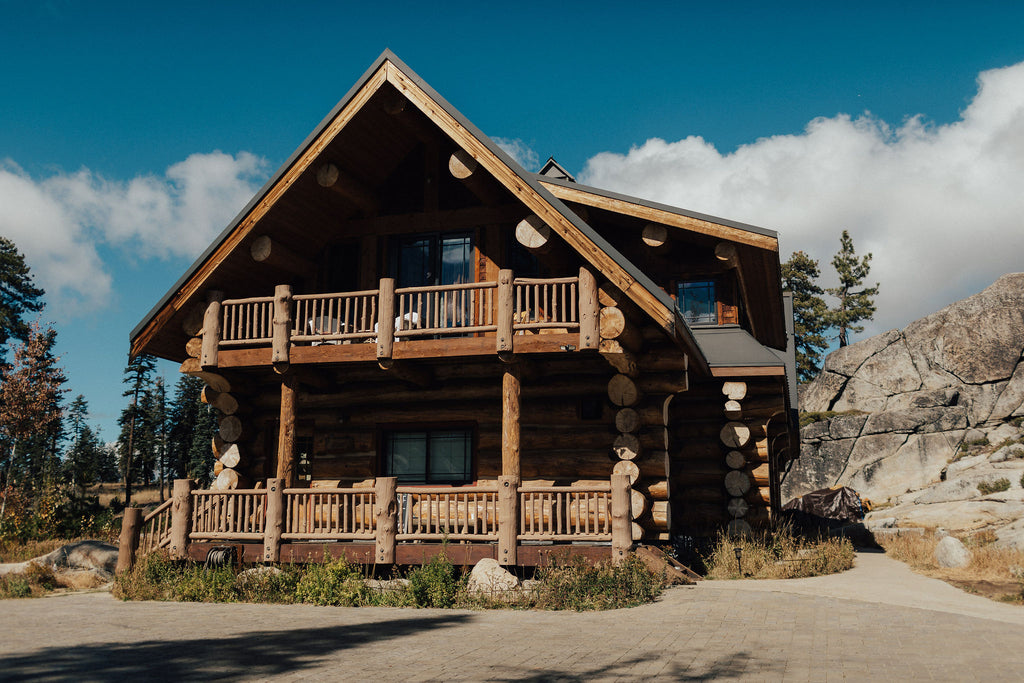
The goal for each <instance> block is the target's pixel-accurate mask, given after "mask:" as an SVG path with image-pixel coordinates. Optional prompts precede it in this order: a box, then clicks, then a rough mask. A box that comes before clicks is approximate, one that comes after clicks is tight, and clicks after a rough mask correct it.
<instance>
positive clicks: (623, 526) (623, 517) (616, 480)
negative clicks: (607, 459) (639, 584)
mask: <svg viewBox="0 0 1024 683" xmlns="http://www.w3.org/2000/svg"><path fill="white" fill-rule="evenodd" d="M629 493H630V489H629V475H627V474H613V475H612V563H613V564H620V563H622V562H623V561H624V560H625V559H626V555H627V554H628V553H629V551H630V549H631V548H632V547H633V511H632V506H631V505H630V498H629Z"/></svg>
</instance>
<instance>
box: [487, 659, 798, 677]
mask: <svg viewBox="0 0 1024 683" xmlns="http://www.w3.org/2000/svg"><path fill="white" fill-rule="evenodd" d="M693 654H694V653H665V652H648V653H647V654H646V655H644V656H641V657H633V658H631V659H620V660H618V661H615V662H612V663H610V664H606V665H604V666H591V667H587V666H585V665H573V666H572V669H573V670H572V671H565V670H561V669H556V668H547V669H538V668H530V669H514V670H510V671H506V672H505V673H503V674H502V673H496V672H494V671H491V672H490V675H489V677H488V680H494V681H537V682H540V681H545V682H547V681H579V682H583V681H592V680H595V679H605V678H616V679H618V678H623V679H641V680H644V679H655V678H656V679H664V680H673V681H705V680H714V679H718V678H727V679H737V678H742V677H743V676H754V677H761V676H769V677H770V676H773V675H781V674H782V669H784V668H785V663H784V662H779V661H761V660H758V659H755V658H754V657H752V656H751V655H750V654H749V653H746V652H733V653H731V654H725V655H721V656H719V657H717V658H715V659H713V660H711V661H708V662H706V663H695V664H693V665H686V664H682V663H680V662H678V661H676V660H677V659H691V658H692V657H693ZM659 660H664V666H659V665H658V663H657V662H658V661H659ZM645 664H649V665H647V666H645Z"/></svg>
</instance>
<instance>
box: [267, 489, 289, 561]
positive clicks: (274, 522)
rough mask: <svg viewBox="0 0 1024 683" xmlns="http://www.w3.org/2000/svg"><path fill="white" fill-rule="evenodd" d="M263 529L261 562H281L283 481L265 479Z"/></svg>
mask: <svg viewBox="0 0 1024 683" xmlns="http://www.w3.org/2000/svg"><path fill="white" fill-rule="evenodd" d="M264 520H265V524H266V525H265V526H264V528H263V561H264V562H279V561H280V560H281V534H282V533H283V531H284V480H283V479H267V511H266V517H265V518H264Z"/></svg>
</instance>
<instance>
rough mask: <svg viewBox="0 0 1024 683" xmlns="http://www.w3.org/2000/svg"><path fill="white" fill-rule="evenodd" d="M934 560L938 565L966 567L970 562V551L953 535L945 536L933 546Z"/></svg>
mask: <svg viewBox="0 0 1024 683" xmlns="http://www.w3.org/2000/svg"><path fill="white" fill-rule="evenodd" d="M935 562H936V563H937V564H938V565H939V566H940V567H966V566H967V565H969V564H970V563H971V551H970V550H968V549H967V546H965V545H964V544H963V543H961V542H960V541H959V540H958V539H957V538H955V537H953V536H946V537H945V538H943V539H942V540H941V541H939V544H938V545H937V546H935Z"/></svg>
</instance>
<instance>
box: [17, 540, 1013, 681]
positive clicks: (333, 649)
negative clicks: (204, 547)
mask: <svg viewBox="0 0 1024 683" xmlns="http://www.w3.org/2000/svg"><path fill="white" fill-rule="evenodd" d="M947 589H948V590H947ZM949 591H953V592H952V593H950V592H949ZM977 601H981V602H977ZM889 603H893V604H889ZM908 603H909V604H908ZM930 603H933V604H930ZM128 678H133V679H138V680H149V679H153V678H156V679H161V680H197V679H205V680H210V679H213V680H239V679H285V680H288V679H304V680H305V679H308V680H372V681H392V680H403V681H404V680H453V679H461V680H536V681H546V680H614V679H622V680H631V679H637V678H661V679H668V680H698V679H706V678H707V679H710V678H721V679H726V680H729V679H734V680H787V681H788V680H793V681H805V680H812V681H818V680H820V681H825V680H840V679H854V680H866V679H870V680H949V681H963V680H985V681H1008V680H1020V679H1022V678H1024V609H1022V608H1017V607H1011V606H1007V605H998V604H995V603H990V602H988V601H985V600H983V599H982V598H974V597H972V596H968V595H965V594H963V593H960V592H958V591H955V589H951V588H949V587H948V586H946V584H943V583H941V582H937V581H933V580H931V579H926V578H924V577H920V576H917V575H915V574H912V573H910V572H909V571H908V570H906V568H905V567H904V566H903V565H901V564H899V563H897V562H894V561H892V560H889V559H888V558H885V557H884V556H881V555H862V556H860V557H859V558H858V566H857V568H855V569H854V570H853V571H851V572H847V573H845V574H842V575H837V576H833V577H822V578H819V579H802V580H798V581H789V582H751V581H746V582H704V583H702V584H700V585H698V586H696V587H679V588H673V589H671V590H670V591H668V592H667V593H666V595H665V597H664V598H663V599H662V600H660V601H659V602H658V603H656V604H653V605H647V606H644V607H638V608H635V609H630V610H617V611H613V612H598V613H581V614H576V613H562V612H505V611H490V612H470V611H454V610H412V609H377V608H373V609H367V608H362V609H349V608H329V607H308V606H299V605H208V604H178V603H122V602H119V601H117V600H115V599H113V598H111V597H110V596H109V595H107V594H103V593H93V594H78V595H69V596H61V597H52V598H45V599H42V600H8V601H3V602H0V679H3V680H18V679H34V680H75V681H92V680H104V681H106V680H122V679H128Z"/></svg>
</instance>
